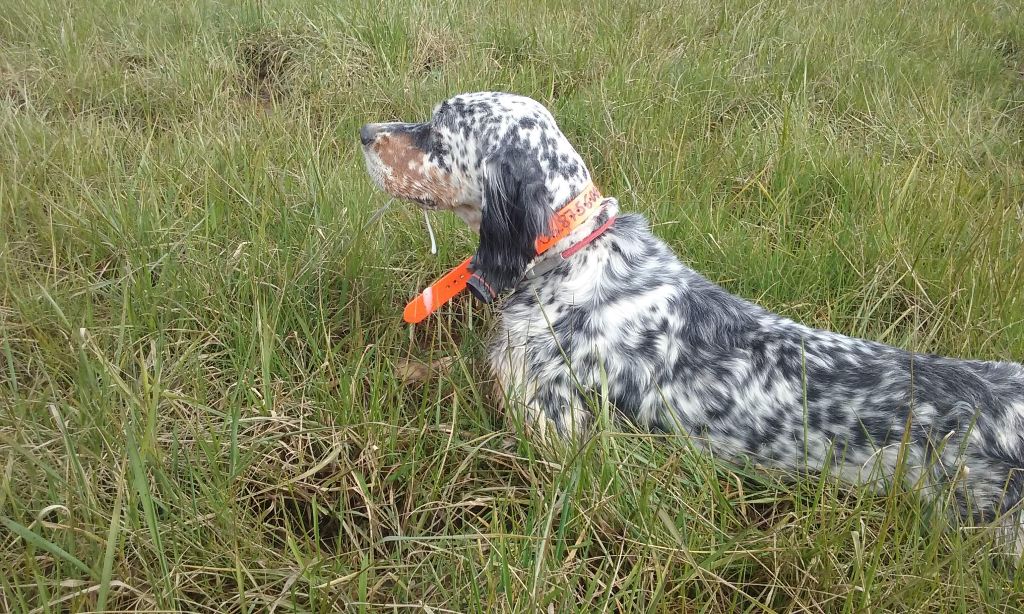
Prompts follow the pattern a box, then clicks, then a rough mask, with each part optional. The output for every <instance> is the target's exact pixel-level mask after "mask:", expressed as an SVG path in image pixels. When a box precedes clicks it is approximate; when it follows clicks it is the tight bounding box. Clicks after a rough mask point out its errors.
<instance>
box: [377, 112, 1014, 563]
mask: <svg viewBox="0 0 1024 614" xmlns="http://www.w3.org/2000/svg"><path fill="white" fill-rule="evenodd" d="M360 140H361V142H362V146H363V153H364V157H365V159H366V165H367V169H368V171H369V174H370V177H371V178H372V179H373V181H374V182H375V183H376V184H377V185H378V186H379V187H380V188H381V189H383V190H384V191H386V192H387V193H389V194H391V195H393V196H395V197H398V198H401V199H405V200H409V201H413V202H415V203H418V204H419V205H420V206H421V207H423V208H425V209H427V210H451V211H454V212H455V214H456V215H458V216H459V217H460V218H462V219H463V220H464V221H465V222H466V223H467V224H468V225H469V226H470V227H472V228H473V229H474V230H475V231H477V232H478V233H479V235H480V243H479V247H478V249H477V251H476V253H475V254H474V255H473V258H472V260H471V261H469V270H471V271H472V279H470V280H469V286H470V289H471V290H472V291H473V294H474V296H476V297H477V298H478V299H480V300H483V301H484V302H491V301H492V300H493V299H495V298H496V297H497V295H499V294H501V293H503V292H505V291H508V290H511V291H512V292H511V293H510V294H508V295H507V297H505V298H504V299H503V300H502V301H501V302H500V304H499V310H500V325H499V330H498V332H497V334H496V335H495V336H494V339H493V341H492V343H491V346H490V363H491V368H492V370H493V373H494V375H495V378H496V380H497V384H498V386H499V387H500V389H501V392H502V397H503V399H504V404H505V407H506V408H509V409H512V410H514V411H516V412H517V413H516V414H515V415H517V416H519V417H520V418H521V419H523V421H524V422H525V423H527V424H529V425H532V430H539V431H540V432H541V433H542V434H543V433H545V432H547V433H549V434H550V433H552V432H554V433H557V434H558V435H560V436H568V435H571V434H573V433H581V432H584V431H585V430H586V429H587V428H588V427H589V426H590V423H591V422H592V420H593V414H592V410H591V408H592V407H594V404H593V400H594V399H595V398H597V399H600V400H603V401H604V402H607V403H609V404H610V405H611V406H613V407H614V408H615V409H616V410H617V412H618V413H619V414H620V415H621V416H623V417H625V418H626V419H628V420H629V421H630V422H632V423H633V424H634V425H636V426H637V427H639V428H641V429H648V430H650V431H658V432H683V433H686V434H689V435H690V436H691V438H692V441H693V442H694V444H695V445H697V446H698V447H702V448H703V449H709V450H711V451H713V453H715V454H718V455H720V456H724V457H726V458H729V459H734V460H737V461H742V460H744V459H752V460H754V461H756V462H758V463H760V464H761V465H764V466H769V467H776V468H779V469H783V470H786V471H806V470H808V469H809V470H819V471H824V470H828V471H830V472H831V473H832V474H834V475H837V476H839V477H840V478H842V479H844V480H846V481H848V482H851V483H854V484H868V483H870V484H875V485H877V484H886V483H888V482H889V481H890V480H891V478H893V477H894V476H895V475H897V467H898V465H900V463H903V465H902V467H903V469H902V475H903V477H904V478H905V479H906V480H909V481H910V482H912V483H918V484H922V485H924V487H923V488H922V492H925V493H936V492H937V491H940V490H941V491H944V492H946V493H949V494H948V495H947V496H951V497H952V500H953V501H955V502H956V504H957V507H958V511H959V513H960V516H962V517H963V518H964V519H967V520H973V521H975V522H990V521H993V520H997V519H998V521H999V523H998V525H997V527H998V529H999V532H1000V535H1001V536H1002V537H1003V538H1004V539H1007V540H1008V542H1007V546H1008V547H1009V548H1010V549H1012V550H1014V551H1015V552H1016V553H1017V554H1018V556H1019V555H1020V553H1021V550H1022V548H1024V538H1021V533H1022V532H1021V531H1019V528H1020V526H1021V514H1020V509H1019V506H1018V503H1019V502H1020V500H1021V498H1022V496H1024V367H1022V365H1020V364H1017V363H1009V362H986V361H977V360H958V359H952V358H943V357H940V356H934V355H924V354H913V353H910V352H907V351H905V350H902V349H898V348H894V347H890V346H887V345H884V344H881V343H877V342H873V341H866V340H862V339H855V338H851V337H846V336H844V335H841V334H837V333H833V332H828V331H825V330H818V329H814V328H810V327H807V326H804V325H801V324H799V323H797V322H794V321H792V320H789V319H786V318H783V317H781V316H778V315H775V314H772V313H770V312H768V311H766V310H764V309H762V308H761V307H758V306H757V305H754V304H752V303H750V302H748V301H746V300H744V299H741V298H738V297H736V296H733V295H731V294H729V293H728V292H726V291H725V290H723V289H722V288H720V287H718V286H717V285H715V284H713V283H711V282H710V281H708V280H707V279H705V278H704V277H703V276H701V275H700V274H699V273H697V272H695V271H693V270H692V269H690V268H688V267H687V266H686V265H684V264H683V263H681V262H680V261H679V259H678V258H676V256H675V254H673V253H672V251H671V250H670V249H669V248H668V247H667V246H666V245H665V243H663V242H662V241H660V240H659V239H658V238H656V237H655V236H654V235H653V234H652V233H651V230H650V228H649V226H648V223H647V221H646V220H645V219H644V218H643V217H641V216H640V215H637V214H623V215H619V214H618V211H619V204H618V201H617V200H616V199H615V198H603V199H601V200H600V201H599V205H600V206H599V208H598V210H597V211H596V212H595V213H594V215H592V216H591V217H590V218H589V219H587V220H586V221H585V222H584V223H582V224H580V225H579V226H578V227H576V228H574V229H572V232H571V233H569V234H568V235H567V236H565V237H564V238H562V239H561V240H560V241H558V242H557V244H556V245H555V246H554V247H553V248H552V249H551V250H549V251H548V252H547V253H545V254H543V255H538V251H537V239H538V237H542V236H544V235H545V233H547V232H548V230H549V226H550V224H551V223H552V220H553V217H554V216H555V214H556V211H558V210H559V209H560V208H561V207H562V206H563V205H564V204H565V203H567V202H570V201H572V200H573V199H574V197H576V196H577V195H578V194H580V193H581V192H583V191H585V190H587V189H589V188H590V186H591V185H592V184H591V176H590V172H589V171H588V169H587V167H586V165H585V164H584V162H583V160H582V159H581V157H580V156H579V154H578V153H577V152H576V150H575V149H574V148H573V146H572V145H571V144H570V143H569V141H568V140H567V139H566V137H565V136H564V135H563V134H562V132H561V131H560V130H559V128H558V127H557V126H556V124H555V120H554V118H553V117H552V115H551V114H550V113H549V112H548V110H547V109H545V108H544V107H543V106H542V105H541V104H539V103H538V102H536V101H534V100H531V99H529V98H526V97H523V96H518V95H513V94H505V93H494V92H481V93H472V94H463V95H459V96H455V97H453V98H451V99H449V100H446V101H444V102H442V103H441V104H439V105H437V106H436V107H435V108H434V111H433V114H432V117H431V119H430V121H427V122H424V123H398V122H395V123H379V124H367V125H365V126H363V127H362V128H361V130H360ZM935 496H936V495H935V494H932V498H933V499H934V497H935Z"/></svg>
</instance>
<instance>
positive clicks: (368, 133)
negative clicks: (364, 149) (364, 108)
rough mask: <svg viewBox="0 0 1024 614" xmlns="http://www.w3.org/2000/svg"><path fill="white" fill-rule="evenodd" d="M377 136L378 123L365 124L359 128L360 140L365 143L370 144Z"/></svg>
mask: <svg viewBox="0 0 1024 614" xmlns="http://www.w3.org/2000/svg"><path fill="white" fill-rule="evenodd" d="M376 136H377V125H376V124H363V127H362V128H360V129H359V141H360V142H361V143H362V144H363V145H369V144H370V143H372V142H373V139H374V138H375V137H376Z"/></svg>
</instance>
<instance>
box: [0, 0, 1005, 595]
mask: <svg viewBox="0 0 1024 614" xmlns="http://www.w3.org/2000/svg"><path fill="white" fill-rule="evenodd" d="M481 89H499V90H508V91H516V92H519V93H523V94H527V95H530V96H533V97H535V98H537V99H539V100H541V101H542V102H544V103H545V104H547V105H549V106H550V108H551V109H552V110H553V112H554V113H555V115H556V117H557V118H558V119H559V121H560V123H561V125H562V127H563V129H564V131H565V132H566V133H567V134H568V135H569V138H570V140H572V141H573V142H574V143H575V144H577V146H578V149H579V150H580V152H581V153H582V154H583V156H584V158H585V159H587V160H588V161H589V162H590V166H591V169H592V170H593V172H594V175H595V179H596V181H597V183H598V185H599V186H600V187H601V188H602V189H603V191H604V192H605V193H607V194H613V195H616V196H618V197H619V198H620V201H621V204H622V206H623V208H624V209H625V210H631V211H640V212H643V213H644V214H646V215H647V216H649V218H650V219H651V220H652V223H653V224H654V230H655V232H656V233H657V234H658V235H659V236H661V237H662V238H664V239H665V240H667V241H668V242H669V243H670V244H671V246H672V247H673V249H675V250H676V251H677V253H679V254H680V255H681V256H682V257H683V258H684V259H685V260H686V261H687V262H689V263H690V264H691V265H692V266H693V267H694V268H696V269H697V270H699V271H702V272H703V273H705V274H706V275H707V276H708V277H709V278H711V279H712V280H714V281H716V282H718V283H721V284H722V285H724V286H725V287H726V288H728V289H729V290H730V291H732V292H734V293H737V294H739V295H742V296H745V297H748V298H751V299H753V300H756V301H758V302H760V303H761V304H763V305H764V306H766V307H768V308H770V309H772V310H775V311H777V312H780V313H782V314H785V315H787V316H790V317H793V318H795V319H798V320H801V321H803V322H805V323H808V324H812V325H816V326H820V327H826V328H831V329H834V330H837V331H840V332H843V333H847V334H852V335H857V336H863V337H868V338H872V339H877V340H881V341H885V342H888V343H891V344H895V345H899V346H903V347H907V348H911V349H914V350H917V351H922V352H924V351H927V352H937V353H945V354H954V355H961V356H970V357H978V358H991V359H1018V360H1019V359H1024V145H1022V138H1024V18H1022V7H1021V5H1020V4H1019V3H1018V2H1016V1H1011V0H1004V1H1000V0H980V1H968V0H919V1H911V0H903V1H895V2H890V1H883V0H839V1H836V2H819V3H812V2H809V1H806V0H780V1H779V2H752V1H749V0H739V1H721V0H720V1H714V2H702V1H698V0H596V1H594V2H589V3H588V2H568V1H561V0H546V1H545V2H540V1H537V2H527V1H525V0H515V1H511V2H502V1H497V0H495V1H493V2H487V1H479V0H478V1H473V2H469V1H467V2H457V1H455V0H448V1H445V2H429V3H428V2H415V3H413V2H397V1H394V0H392V1H386V2H383V4H380V3H378V2H376V1H369V0H366V1H362V0H359V1H357V0H341V1H338V2H333V3H319V2H305V1H302V0H282V1H280V2H251V3H247V4H246V5H245V6H239V5H238V4H236V3H233V2H217V1H214V0H180V1H178V2H158V1H157V0H131V1H126V2H122V1H115V0H95V1H90V2H58V1H57V0H24V1H22V2H14V1H12V0H0V524H2V528H0V610H2V611H32V612H63V611H81V610H127V609H148V610H188V611H206V612H269V611H275V612H291V611H295V612H307V611H315V612H330V611H337V610H339V609H344V610H346V611H348V610H351V611H363V610H365V611H378V610H385V611H397V612H406V611H410V612H416V611H422V612H448V611H466V612H479V611H517V612H534V611H544V612H553V611H557V612H563V611H582V612H590V611H610V612H620V611H621V612H625V611H648V610H650V611H664V612H680V611H693V612H744V611H777V612H788V611H820V612H864V611H872V612H881V611H908V610H910V611H928V612H947V611H949V612H976V611H982V610H986V609H990V610H994V611H1001V612H1019V611H1022V610H1024V571H1014V570H1013V568H1012V567H1007V566H1006V565H1004V564H1002V563H1001V561H1000V559H999V558H998V557H996V556H993V554H992V547H991V543H990V540H989V539H988V536H987V534H986V533H985V532H983V531H978V530H959V531H957V530H950V531H938V530H936V528H937V526H938V525H939V524H941V523H940V522H939V521H938V520H936V519H934V518H931V517H929V515H927V514H926V513H924V511H923V510H922V509H921V507H920V506H919V505H918V504H917V503H916V498H915V497H914V496H913V495H912V494H907V493H893V494H890V495H887V496H883V495H875V494H869V493H864V492H856V491H851V490H849V489H845V488H841V487H839V486H837V485H835V484H834V483H832V482H831V481H829V480H826V479H817V478H807V479H803V480H798V481H795V482H794V481H792V480H788V479H785V478H786V476H778V475H770V474H767V473H762V472H759V471H757V470H755V469H753V468H737V467H729V466H726V465H724V464H720V463H716V462H714V461H713V460H712V459H710V458H708V457H705V456H702V455H699V454H696V453H694V452H692V451H690V450H689V449H688V448H687V446H686V445H685V441H683V440H673V439H666V438H653V437H645V436H641V435H637V434H628V433H615V432H613V429H611V428H609V429H608V430H606V431H603V432H601V433H600V434H599V435H597V436H596V437H595V438H594V439H593V440H592V441H591V442H590V443H589V444H588V445H587V446H585V447H584V448H583V449H582V450H581V451H580V453H579V454H578V455H575V456H572V457H570V458H565V459H561V460H558V461H554V460H551V459H550V458H547V457H544V456H542V455H541V454H540V453H539V451H538V450H536V449H535V448H533V447H532V446H531V445H530V444H529V443H527V442H523V441H517V440H516V437H515V433H514V432H512V431H510V430H508V428H507V427H506V426H505V424H506V423H505V422H504V421H503V419H502V418H501V416H498V415H496V414H495V413H494V412H493V411H492V409H491V407H492V404H491V402H490V401H489V398H488V390H489V385H488V383H487V372H486V368H485V365H484V362H483V359H482V352H481V348H482V346H483V342H484V340H485V339H486V333H487V331H488V330H489V329H490V327H491V323H492V317H493V316H492V313H491V312H490V311H489V310H487V309H483V308H481V307H480V306H475V305H473V304H471V303H470V301H469V299H468V297H464V299H463V300H461V301H459V302H457V303H456V304H455V305H454V306H453V307H452V308H451V309H449V310H447V311H446V312H444V313H442V314H441V315H440V316H439V317H436V318H433V319H431V320H430V321H428V322H427V323H425V324H424V325H422V326H419V327H416V328H415V330H411V329H409V328H408V327H406V326H404V325H403V324H402V323H401V321H400V312H401V308H402V306H403V305H404V304H405V301H406V300H407V299H408V298H410V297H411V296H412V295H413V294H414V293H415V292H416V291H417V290H418V289H419V288H421V287H422V286H423V284H424V283H426V282H428V281H429V280H432V279H434V278H435V277H436V276H437V275H438V274H439V273H441V272H442V271H444V270H446V269H447V268H448V267H450V266H451V265H453V264H454V263H456V262H458V261H459V260H461V259H462V258H463V257H465V256H466V255H468V254H469V253H471V250H472V249H473V245H474V238H473V237H472V236H471V234H470V233H469V231H468V230H467V229H466V228H465V227H464V226H463V225H462V223H461V222H458V221H457V220H455V219H454V218H453V217H448V216H445V217H435V218H434V226H435V229H436V230H437V232H438V239H439V243H440V252H439V255H438V256H437V257H431V256H430V255H429V252H428V242H427V239H426V234H425V231H424V230H423V221H422V217H421V216H420V215H419V213H418V212H416V211H415V210H414V209H413V208H412V207H409V206H405V205H401V204H395V205H393V206H391V207H390V209H388V210H387V211H386V212H385V213H384V214H383V215H382V216H380V217H374V216H373V212H374V211H375V210H377V209H379V208H380V207H382V206H384V205H385V204H386V203H387V202H388V200H387V199H386V198H385V197H384V196H383V195H381V194H379V193H377V192H375V191H374V190H373V189H372V188H371V185H370V183H369V181H368V180H367V178H366V176H365V173H364V170H363V164H362V158H361V156H360V154H359V152H358V147H357V146H358V140H357V138H356V132H357V129H358V126H359V125H360V124H362V123H363V122H366V121H384V120H390V119H407V120H415V119H418V118H425V117H426V116H427V114H428V113H429V111H430V108H431V107H432V106H433V104H434V103H436V102H438V101H440V100H441V99H443V98H445V97H447V96H449V95H451V94H454V93H458V92H463V91H473V90H481ZM439 356H455V357H456V362H455V365H454V368H453V369H452V370H451V371H450V372H449V373H446V374H442V375H439V376H437V377H433V378H430V379H428V380H427V381H425V382H423V383H421V384H418V385H405V384H403V383H402V382H401V381H399V379H398V378H396V373H395V371H396V369H397V368H399V367H400V365H401V364H402V361H403V360H405V359H408V358H415V359H420V360H426V359H430V358H436V357H439Z"/></svg>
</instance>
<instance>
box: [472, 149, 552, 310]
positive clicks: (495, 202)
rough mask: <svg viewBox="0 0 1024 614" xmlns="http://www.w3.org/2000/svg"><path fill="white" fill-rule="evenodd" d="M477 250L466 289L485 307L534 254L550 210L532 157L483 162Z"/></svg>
mask: <svg viewBox="0 0 1024 614" xmlns="http://www.w3.org/2000/svg"><path fill="white" fill-rule="evenodd" d="M485 164H486V166H485V172H484V178H485V179H484V190H483V192H484V194H483V210H482V212H481V215H482V219H481V221H480V246H479V247H478V248H477V250H476V254H475V255H474V256H473V261H472V263H471V264H470V268H471V269H472V271H473V276H472V277H471V278H470V280H469V287H470V290H472V292H473V295H474V296H476V297H477V298H478V299H480V300H482V301H483V302H485V303H489V302H491V300H493V299H494V297H496V296H497V295H498V294H499V293H500V292H502V291H503V290H506V289H508V288H509V287H511V286H513V285H514V284H515V283H516V281H518V280H519V278H520V277H521V276H522V274H523V272H524V271H525V270H526V267H527V265H529V264H530V262H531V261H532V260H533V259H534V257H535V256H536V255H537V252H536V247H535V245H536V240H537V238H538V237H540V236H541V235H543V234H545V233H547V232H548V229H549V228H548V225H549V224H550V222H551V217H552V216H553V212H552V210H551V206H550V203H551V193H550V192H549V190H548V188H547V186H546V185H545V182H544V171H543V169H542V168H541V167H540V163H539V162H538V161H537V159H536V157H535V156H532V155H530V154H529V153H528V152H527V151H524V150H521V149H509V150H507V151H503V152H501V153H500V154H496V155H494V156H491V157H490V158H489V159H488V160H487V161H486V162H485Z"/></svg>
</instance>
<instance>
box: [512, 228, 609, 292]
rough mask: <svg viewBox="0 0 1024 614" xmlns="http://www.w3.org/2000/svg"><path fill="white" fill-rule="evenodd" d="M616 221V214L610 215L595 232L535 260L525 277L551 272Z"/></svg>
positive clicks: (535, 277)
mask: <svg viewBox="0 0 1024 614" xmlns="http://www.w3.org/2000/svg"><path fill="white" fill-rule="evenodd" d="M614 223H615V216H614V215H613V216H611V217H609V218H608V219H607V220H605V222H604V223H603V224H601V225H600V226H598V227H597V228H595V229H594V232H592V233H590V234H588V235H587V236H585V237H583V238H582V239H580V241H579V242H578V243H574V244H572V246H571V247H569V248H568V249H566V250H565V251H563V252H559V253H558V254H548V255H547V256H546V257H544V258H541V259H539V260H535V261H534V264H533V266H532V267H530V269H529V270H528V271H526V275H524V277H525V278H526V279H537V278H538V277H541V276H542V275H546V274H547V273H550V272H551V271H553V270H555V268H556V267H557V266H558V265H559V264H561V263H562V262H563V261H565V260H568V259H569V258H572V256H573V255H574V254H575V253H576V252H578V251H580V250H581V249H583V248H584V247H586V246H588V245H590V244H591V243H593V242H594V240H595V239H597V238H598V237H600V236H601V235H602V234H604V232H605V231H606V230H608V229H609V228H611V227H612V224H614Z"/></svg>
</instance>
